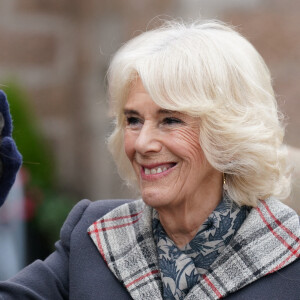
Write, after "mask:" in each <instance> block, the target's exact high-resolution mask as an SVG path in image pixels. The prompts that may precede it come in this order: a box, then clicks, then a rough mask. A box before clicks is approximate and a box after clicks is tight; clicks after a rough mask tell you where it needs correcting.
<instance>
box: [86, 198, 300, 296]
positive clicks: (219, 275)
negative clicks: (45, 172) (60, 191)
mask: <svg viewBox="0 0 300 300" xmlns="http://www.w3.org/2000/svg"><path fill="white" fill-rule="evenodd" d="M152 212H153V210H152V209H151V208H150V207H148V206H147V205H145V204H144V202H143V201H142V200H138V201H134V202H131V203H127V204H124V205H122V206H120V207H117V208H116V209H114V210H113V211H111V212H109V213H108V214H107V215H105V216H104V217H102V218H101V219H99V220H98V221H96V222H94V223H93V224H92V225H91V226H90V227H89V229H88V233H89V234H90V236H91V238H92V239H93V241H94V243H95V244H96V246H97V248H98V250H99V251H100V253H101V255H102V257H103V258H104V260H105V261H106V263H107V265H108V267H109V268H110V270H111V271H112V272H113V273H114V275H115V276H116V277H117V278H118V279H119V281H120V282H121V283H123V285H124V286H125V287H126V288H127V290H128V292H129V293H130V294H131V297H132V298H133V299H162V296H161V290H162V286H161V279H160V272H159V267H158V260H157V253H156V246H155V244H154V240H153V235H152V227H151V220H152ZM299 236H300V230H299V219H298V216H297V215H296V213H295V212H294V211H293V210H292V209H290V208H288V207H287V206H285V205H284V204H282V203H281V202H279V201H277V200H274V199H272V198H270V199H269V200H267V201H261V202H260V203H259V205H258V207H257V208H253V209H252V210H251V212H250V213H249V215H248V217H247V219H246V220H245V222H244V223H243V225H242V226H241V228H240V229H239V231H238V232H237V234H236V235H235V236H234V238H233V239H232V240H231V242H230V243H229V245H228V246H227V247H226V248H225V249H224V251H223V252H222V254H221V255H220V256H219V257H218V259H217V260H216V261H215V262H214V263H213V264H212V266H211V268H210V270H208V272H207V273H206V274H205V275H203V278H202V280H201V282H200V283H199V284H198V285H196V286H195V287H194V288H193V289H192V290H191V291H190V293H189V294H188V295H187V296H186V298H185V299H187V300H194V299H220V298H222V297H224V296H226V295H228V294H230V293H233V292H234V291H236V290H238V289H240V288H242V287H244V286H246V285H248V284H250V283H251V282H253V281H255V280H257V279H259V278H260V277H262V276H265V275H267V274H270V273H272V272H275V271H277V270H278V269H281V268H283V267H284V266H286V265H288V264H290V263H291V262H293V261H294V260H296V259H297V258H298V257H299V253H300V242H299Z"/></svg>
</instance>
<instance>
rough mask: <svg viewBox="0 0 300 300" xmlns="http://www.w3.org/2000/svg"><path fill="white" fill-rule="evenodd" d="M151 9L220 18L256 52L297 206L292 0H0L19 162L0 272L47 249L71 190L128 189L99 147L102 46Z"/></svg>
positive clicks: (1, 212) (297, 67)
mask: <svg viewBox="0 0 300 300" xmlns="http://www.w3.org/2000/svg"><path fill="white" fill-rule="evenodd" d="M157 16H160V17H161V18H164V19H171V18H174V17H175V18H182V19H184V20H193V19H197V18H199V17H201V18H204V19H206V18H217V19H220V20H222V21H225V22H228V23H230V24H232V25H234V26H237V27H238V30H239V31H240V32H241V33H242V34H243V35H244V36H246V37H247V38H248V39H249V40H250V42H252V43H253V44H254V46H255V47H256V48H257V50H258V51H259V52H260V53H261V55H262V56H263V58H264V59H265V61H266V63H267V65H268V66H269V68H270V70H271V73H272V76H273V81H274V87H275V91H276V93H277V95H278V96H277V98H278V102H279V106H280V107H281V109H282V111H283V112H284V114H285V116H286V122H287V128H286V143H287V144H288V145H289V151H290V158H291V161H292V164H293V167H294V168H295V176H294V189H293V193H292V196H291V197H290V199H288V202H287V203H288V204H289V205H291V206H292V207H293V208H295V209H296V210H297V211H298V213H300V205H299V203H300V202H299V201H298V200H297V199H299V198H300V180H299V178H300V150H299V148H300V138H299V131H300V117H299V112H300V100H299V95H300V84H299V78H300V26H299V25H300V24H299V22H300V2H299V1H298V0H285V1H281V0H227V1H222V0H127V1H125V0H85V1H80V0H73V1H71V0H1V2H0V88H2V89H3V90H4V91H5V92H6V94H7V96H8V99H9V102H10V105H11V112H12V114H13V118H14V127H15V131H14V137H15V139H16V141H17V145H18V147H19V149H20V151H21V153H22V154H23V156H24V166H23V168H22V170H21V172H20V173H19V177H18V180H17V183H16V185H15V187H14V189H13V190H12V192H11V194H10V195H9V199H8V200H7V202H6V204H5V206H3V207H2V208H1V209H0V253H1V256H2V257H0V279H5V278H8V277H9V276H12V275H13V274H14V273H15V272H17V270H18V269H19V268H21V267H23V266H24V265H25V264H27V263H29V262H31V261H32V260H34V259H35V258H37V257H38V258H44V257H45V256H47V255H48V253H49V252H50V251H52V250H53V243H54V241H56V240H57V239H58V237H59V229H60V227H61V225H62V223H63V221H64V219H65V217H66V215H67V213H68V211H69V210H70V209H71V207H72V206H73V205H74V204H75V203H76V202H77V201H78V200H80V199H82V198H88V199H91V200H97V199H105V198H127V197H132V196H133V195H132V194H131V192H130V191H128V190H127V188H126V186H125V185H124V184H123V183H122V182H121V180H120V179H119V176H118V174H117V171H116V168H115V166H114V164H113V161H112V158H111V156H110V154H109V153H108V151H107V149H106V142H105V140H106V137H107V136H108V133H109V132H110V131H111V128H112V125H111V121H110V119H109V116H108V113H107V108H108V103H107V98H106V91H105V86H106V83H105V74H106V71H107V67H108V65H109V61H110V59H111V56H112V54H113V53H114V52H115V51H116V50H117V49H118V48H119V47H120V46H121V45H122V44H123V43H124V42H126V41H127V40H128V39H130V38H132V37H134V36H135V35H137V34H139V33H140V32H141V31H145V30H146V29H147V28H148V27H149V26H150V27H153V26H154V25H155V22H156V21H157V20H156V21H155V20H154V21H153V18H155V17H157ZM151 20H152V21H151ZM4 253H7V255H4ZM8 257H10V259H8ZM1 258H2V259H3V258H5V261H1Z"/></svg>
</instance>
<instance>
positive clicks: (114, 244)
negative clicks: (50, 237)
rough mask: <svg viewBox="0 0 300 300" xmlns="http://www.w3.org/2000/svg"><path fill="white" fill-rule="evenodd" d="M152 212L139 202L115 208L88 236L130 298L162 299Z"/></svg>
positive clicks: (93, 226)
mask: <svg viewBox="0 0 300 300" xmlns="http://www.w3.org/2000/svg"><path fill="white" fill-rule="evenodd" d="M151 222H152V209H151V208H150V207H149V206H147V205H145V203H144V202H143V201H142V200H138V201H134V202H130V203H127V204H124V205H122V206H119V207H117V208H116V209H114V210H113V211H111V212H110V213H108V214H106V215H105V216H104V217H103V218H101V219H99V220H98V221H96V222H94V223H93V224H92V225H91V226H90V227H89V229H88V233H89V234H90V236H91V238H92V239H93V241H94V243H95V244H96V246H97V248H98V250H99V251H100V253H101V255H102V257H103V259H104V260H105V261H106V263H107V265H108V267H109V268H110V270H111V271H112V272H113V273H114V275H115V276H116V277H117V278H118V280H119V281H120V282H121V283H122V284H123V285H124V286H125V287H126V288H127V290H128V292H129V293H130V295H131V297H132V298H133V299H145V300H147V299H149V300H150V299H162V297H161V290H162V286H161V280H160V271H159V267H158V260H157V253H156V247H155V244H154V239H153V235H152V226H151Z"/></svg>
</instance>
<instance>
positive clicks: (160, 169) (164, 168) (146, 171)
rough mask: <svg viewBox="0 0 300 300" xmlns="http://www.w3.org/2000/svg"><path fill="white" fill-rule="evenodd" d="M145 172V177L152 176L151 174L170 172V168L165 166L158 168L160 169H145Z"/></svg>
mask: <svg viewBox="0 0 300 300" xmlns="http://www.w3.org/2000/svg"><path fill="white" fill-rule="evenodd" d="M144 170H145V175H150V174H159V173H162V172H165V171H167V170H168V168H167V167H166V166H164V167H158V168H152V169H148V168H145V169H144Z"/></svg>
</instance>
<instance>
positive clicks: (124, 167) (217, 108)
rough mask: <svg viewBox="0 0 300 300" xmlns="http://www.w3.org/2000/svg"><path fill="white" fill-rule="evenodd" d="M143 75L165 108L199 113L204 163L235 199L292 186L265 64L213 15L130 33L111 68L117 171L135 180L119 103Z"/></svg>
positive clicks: (250, 201) (278, 193) (284, 191)
mask: <svg viewBox="0 0 300 300" xmlns="http://www.w3.org/2000/svg"><path fill="white" fill-rule="evenodd" d="M138 77H139V78H140V79H141V80H142V82H143V85H144V87H145V89H146V90H147V92H148V93H149V95H150V96H151V98H152V99H153V101H154V102H155V103H156V104H157V105H159V106H160V107H162V108H165V109H168V110H174V111H180V112H183V113H186V114H188V115H191V116H194V117H198V118H199V120H200V121H199V126H200V136H199V142H200V145H201V147H202V149H203V151H204V154H205V156H206V158H207V160H208V161H209V163H210V164H211V165H212V166H213V167H214V168H215V169H217V170H219V171H220V172H223V173H224V174H225V176H226V193H227V194H228V196H229V197H230V198H231V199H232V200H233V201H235V202H236V203H237V204H239V205H249V206H256V205H257V203H258V201H259V200H262V199H266V198H268V197H270V196H275V197H276V198H278V199H285V198H287V197H288V195H289V193H290V172H289V168H288V165H287V162H286V157H287V153H286V150H285V148H284V147H283V145H282V141H283V136H284V128H283V125H282V122H281V114H280V113H279V112H278V109H277V103H276V99H275V96H274V91H273V88H272V84H271V76H270V73H269V70H268V68H267V66H266V64H265V62H264V60H263V59H262V57H261V56H260V55H259V53H258V52H257V51H256V50H255V48H254V47H253V46H252V45H251V44H250V43H249V42H248V41H247V40H246V39H245V38H244V37H242V36H241V35H240V34H239V33H238V32H237V31H235V30H234V29H233V28H231V27H230V26H228V25H226V24H224V23H221V22H218V21H206V22H194V23H191V24H184V23H179V22H168V23H165V24H164V25H163V26H161V27H160V28H157V29H154V30H150V31H147V32H145V33H142V34H140V35H139V36H137V37H135V38H133V39H132V40H130V41H129V42H127V43H126V44H125V45H123V46H122V47H121V48H120V49H119V51H118V52H117V53H116V54H115V56H114V57H113V59H112V61H111V64H110V67H109V71H108V87H109V97H110V103H111V109H112V112H113V115H114V117H115V129H114V131H113V132H112V134H111V136H110V137H109V139H108V146H109V149H110V151H111V153H112V155H113V157H114V159H115V162H116V164H117V166H118V169H119V173H120V175H121V177H122V178H124V179H125V180H126V181H127V182H128V183H130V184H133V185H135V186H136V183H137V182H136V180H137V179H136V175H135V174H134V171H133V168H132V166H131V164H130V162H129V160H128V158H127V157H126V154H125V151H124V144H123V142H124V140H123V139H124V134H123V130H124V124H125V118H124V113H123V108H124V104H125V102H126V99H127V95H128V92H129V89H130V86H131V84H132V82H133V81H134V80H136V79H137V78H138Z"/></svg>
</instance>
